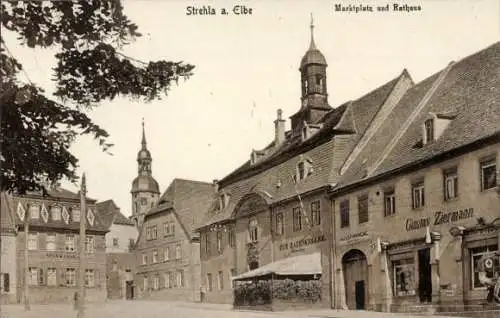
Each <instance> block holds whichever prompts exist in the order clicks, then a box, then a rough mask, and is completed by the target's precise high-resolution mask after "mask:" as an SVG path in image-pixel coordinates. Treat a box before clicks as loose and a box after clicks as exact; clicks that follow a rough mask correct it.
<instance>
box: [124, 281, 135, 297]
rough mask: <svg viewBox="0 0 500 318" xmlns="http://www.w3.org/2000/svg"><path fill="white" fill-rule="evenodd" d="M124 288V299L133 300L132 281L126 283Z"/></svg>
mask: <svg viewBox="0 0 500 318" xmlns="http://www.w3.org/2000/svg"><path fill="white" fill-rule="evenodd" d="M125 286H126V290H125V298H126V299H134V281H132V280H128V281H126V282H125Z"/></svg>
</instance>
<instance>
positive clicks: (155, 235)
mask: <svg viewBox="0 0 500 318" xmlns="http://www.w3.org/2000/svg"><path fill="white" fill-rule="evenodd" d="M151 234H152V236H153V240H156V239H157V238H158V227H157V226H156V225H155V226H153V230H152V233H151Z"/></svg>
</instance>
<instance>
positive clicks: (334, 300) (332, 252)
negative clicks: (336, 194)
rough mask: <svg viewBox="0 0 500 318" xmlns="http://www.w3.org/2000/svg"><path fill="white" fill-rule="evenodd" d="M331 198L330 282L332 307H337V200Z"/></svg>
mask: <svg viewBox="0 0 500 318" xmlns="http://www.w3.org/2000/svg"><path fill="white" fill-rule="evenodd" d="M329 200H330V206H331V218H332V220H331V221H332V222H331V223H332V224H331V225H332V232H331V239H332V241H331V244H330V270H331V274H330V275H331V276H330V277H331V284H330V288H331V301H332V306H331V307H332V309H336V307H337V292H336V289H335V288H336V284H335V279H336V273H337V269H336V264H335V259H336V256H337V243H336V239H335V238H336V237H335V233H336V228H335V225H336V222H335V200H333V199H332V196H331V195H330V197H329Z"/></svg>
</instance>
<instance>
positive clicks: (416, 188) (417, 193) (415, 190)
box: [411, 181, 425, 209]
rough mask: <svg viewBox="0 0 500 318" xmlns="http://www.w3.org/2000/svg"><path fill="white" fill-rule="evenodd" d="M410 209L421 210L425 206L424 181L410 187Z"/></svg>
mask: <svg viewBox="0 0 500 318" xmlns="http://www.w3.org/2000/svg"><path fill="white" fill-rule="evenodd" d="M411 192H412V207H413V209H419V208H422V207H423V206H424V205H425V193H424V192H425V188H424V181H419V182H417V183H415V184H413V185H412V187H411Z"/></svg>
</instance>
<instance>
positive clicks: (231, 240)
mask: <svg viewBox="0 0 500 318" xmlns="http://www.w3.org/2000/svg"><path fill="white" fill-rule="evenodd" d="M227 240H228V242H229V246H230V247H235V245H236V244H235V243H236V239H235V237H234V229H229V231H228V232H227Z"/></svg>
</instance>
